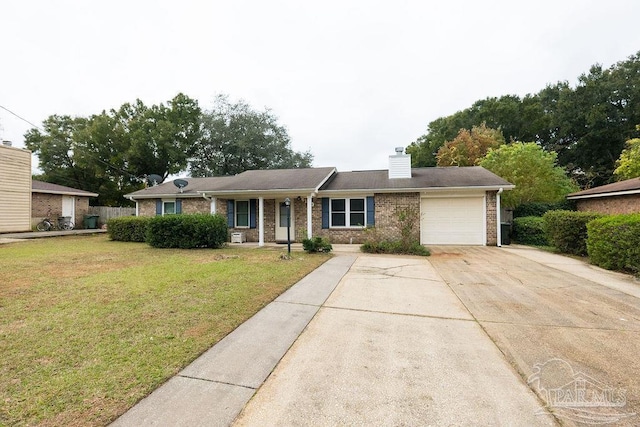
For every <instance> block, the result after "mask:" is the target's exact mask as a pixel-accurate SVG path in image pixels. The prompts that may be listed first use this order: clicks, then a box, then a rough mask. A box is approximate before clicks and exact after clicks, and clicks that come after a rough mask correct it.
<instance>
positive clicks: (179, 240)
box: [146, 214, 228, 249]
mask: <svg viewBox="0 0 640 427" xmlns="http://www.w3.org/2000/svg"><path fill="white" fill-rule="evenodd" d="M227 234H228V228H227V221H226V219H225V218H224V217H222V216H221V215H209V214H194V215H165V216H155V217H152V218H150V221H149V226H148V227H147V236H146V237H147V243H149V244H150V245H151V246H153V247H155V248H180V249H193V248H219V247H222V246H224V245H225V243H226V242H227Z"/></svg>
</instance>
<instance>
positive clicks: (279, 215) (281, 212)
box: [276, 200, 295, 242]
mask: <svg viewBox="0 0 640 427" xmlns="http://www.w3.org/2000/svg"><path fill="white" fill-rule="evenodd" d="M289 208H290V209H291V225H290V227H291V228H290V230H289V233H290V235H291V241H294V240H295V239H294V236H295V232H294V227H293V225H294V223H295V221H294V220H293V218H294V216H293V203H291V206H289ZM286 241H287V205H285V204H284V200H277V201H276V242H286Z"/></svg>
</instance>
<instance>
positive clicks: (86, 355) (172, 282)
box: [0, 235, 328, 426]
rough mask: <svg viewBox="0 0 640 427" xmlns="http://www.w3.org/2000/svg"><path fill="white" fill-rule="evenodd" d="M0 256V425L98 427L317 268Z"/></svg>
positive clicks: (77, 243)
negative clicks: (96, 426)
mask: <svg viewBox="0 0 640 427" xmlns="http://www.w3.org/2000/svg"><path fill="white" fill-rule="evenodd" d="M280 253H281V251H273V250H259V249H221V250H210V249H207V250H166V249H162V250H161V249H153V248H150V247H149V246H147V245H145V244H139V243H122V242H112V241H109V240H108V239H107V237H106V236H104V235H100V236H95V235H94V236H79V237H64V238H52V239H38V240H34V241H28V242H20V243H11V244H5V245H0V354H1V355H2V357H1V358H0V425H45V426H54V425H56V426H62V425H64V426H70V425H105V424H108V423H109V422H110V421H113V420H114V419H115V418H116V417H117V416H118V415H120V414H122V413H123V412H124V411H126V410H127V409H128V408H129V407H131V406H132V405H133V404H135V403H136V402H137V401H138V400H140V399H141V398H143V397H144V396H146V395H148V394H149V393H150V392H151V391H153V390H154V389H155V388H156V387H158V386H159V385H160V384H162V383H163V382H164V381H166V380H167V379H169V378H170V377H171V376H173V375H174V374H176V373H177V372H178V371H179V370H180V369H181V368H182V367H184V366H185V365H187V364H188V363H189V362H191V361H192V360H193V359H195V358H196V357H197V356H198V355H200V354H201V353H202V352H203V351H205V350H206V349H208V348H209V347H211V346H212V345H213V344H214V343H216V342H217V341H219V340H220V339H221V338H222V337H224V336H225V335H226V334H228V333H229V332H231V331H232V330H233V329H234V328H236V327H237V326H238V325H239V324H241V323H242V322H243V321H244V320H246V319H247V318H249V317H251V316H252V315H253V314H254V313H255V312H257V311H258V310H259V309H260V308H262V307H263V306H265V305H266V304H267V303H269V302H270V301H272V300H273V299H274V298H275V297H277V296H278V295H279V294H280V293H282V292H283V291H284V290H286V289H287V288H288V287H289V286H291V285H292V284H293V283H295V282H296V281H298V280H299V279H300V278H302V277H303V276H305V275H306V274H308V273H309V272H310V271H312V270H313V269H314V268H316V267H317V266H318V265H320V264H322V263H323V262H324V261H325V260H326V259H327V258H328V257H327V256H324V255H308V254H306V253H303V252H295V253H294V254H293V255H294V256H293V258H292V259H291V260H282V259H281V258H280V256H279V255H280Z"/></svg>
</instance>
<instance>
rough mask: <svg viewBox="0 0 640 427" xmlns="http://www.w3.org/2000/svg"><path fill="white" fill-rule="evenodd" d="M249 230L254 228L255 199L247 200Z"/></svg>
mask: <svg viewBox="0 0 640 427" xmlns="http://www.w3.org/2000/svg"><path fill="white" fill-rule="evenodd" d="M249 228H256V199H250V200H249Z"/></svg>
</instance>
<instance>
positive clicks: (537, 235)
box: [513, 216, 549, 246]
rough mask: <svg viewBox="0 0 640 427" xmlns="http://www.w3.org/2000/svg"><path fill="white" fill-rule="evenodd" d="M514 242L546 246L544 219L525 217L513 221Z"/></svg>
mask: <svg viewBox="0 0 640 427" xmlns="http://www.w3.org/2000/svg"><path fill="white" fill-rule="evenodd" d="M513 240H515V241H516V242H518V243H522V244H524V245H534V246H546V245H548V244H549V242H547V237H546V236H545V232H544V219H542V217H539V216H523V217H520V218H514V219H513Z"/></svg>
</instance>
